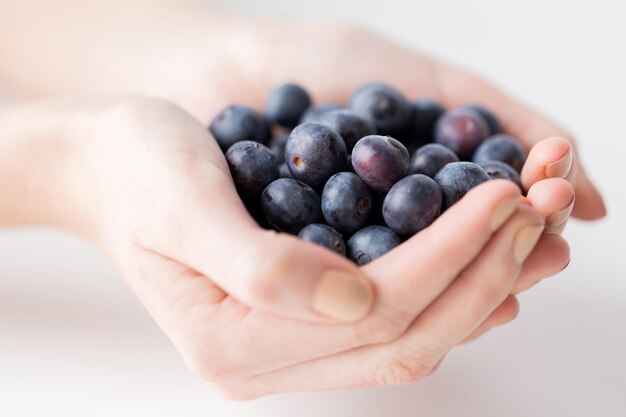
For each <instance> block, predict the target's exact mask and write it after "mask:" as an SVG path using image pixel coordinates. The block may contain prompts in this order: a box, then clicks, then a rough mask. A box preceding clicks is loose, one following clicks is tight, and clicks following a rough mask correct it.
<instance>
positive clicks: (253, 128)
mask: <svg viewBox="0 0 626 417" xmlns="http://www.w3.org/2000/svg"><path fill="white" fill-rule="evenodd" d="M209 131H210V132H211V134H212V135H213V137H214V138H215V140H216V141H217V143H218V144H219V145H220V147H221V148H222V150H224V151H225V150H226V149H228V148H229V147H230V146H231V145H232V144H233V143H235V142H239V141H242V140H253V141H255V142H259V143H263V144H264V143H267V140H268V139H269V137H270V130H269V127H268V125H267V122H266V121H265V119H264V118H263V117H262V116H261V115H260V114H259V113H257V112H256V111H254V110H253V109H251V108H250V107H248V106H242V105H239V104H233V105H231V106H228V107H226V108H225V109H224V110H222V111H221V112H219V113H218V114H217V116H215V118H214V119H213V121H212V122H211V125H210V126H209Z"/></svg>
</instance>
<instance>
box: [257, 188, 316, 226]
mask: <svg viewBox="0 0 626 417" xmlns="http://www.w3.org/2000/svg"><path fill="white" fill-rule="evenodd" d="M261 204H262V207H263V212H264V213H265V217H266V218H267V221H268V223H269V225H270V226H272V227H274V228H276V229H277V230H280V231H283V232H287V233H293V234H296V233H298V232H299V231H300V230H301V229H302V228H303V227H304V226H307V225H309V224H312V223H318V222H319V221H320V219H321V218H322V209H321V201H320V197H319V196H318V195H317V193H316V192H315V190H313V189H312V188H311V187H309V186H308V185H306V184H305V183H303V182H301V181H297V180H294V179H291V178H279V179H277V180H276V181H274V182H272V183H271V184H270V185H268V186H267V187H266V188H265V190H263V194H262V195H261Z"/></svg>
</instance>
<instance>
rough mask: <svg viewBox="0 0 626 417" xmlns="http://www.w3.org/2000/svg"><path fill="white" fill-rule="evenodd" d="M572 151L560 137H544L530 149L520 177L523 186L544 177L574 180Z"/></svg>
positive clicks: (526, 186)
mask: <svg viewBox="0 0 626 417" xmlns="http://www.w3.org/2000/svg"><path fill="white" fill-rule="evenodd" d="M574 177H575V169H574V151H573V148H572V145H571V143H570V142H569V141H568V140H567V139H564V138H561V137H552V138H548V139H544V140H542V141H541V142H539V143H537V144H536V145H535V146H533V148H532V149H531V150H530V152H529V154H528V158H527V159H526V164H524V168H523V169H522V173H521V178H522V184H523V185H524V188H526V189H529V188H530V187H531V186H532V185H534V184H535V183H537V182H539V181H541V180H543V179H546V178H564V179H568V180H569V181H570V182H571V183H573V182H574Z"/></svg>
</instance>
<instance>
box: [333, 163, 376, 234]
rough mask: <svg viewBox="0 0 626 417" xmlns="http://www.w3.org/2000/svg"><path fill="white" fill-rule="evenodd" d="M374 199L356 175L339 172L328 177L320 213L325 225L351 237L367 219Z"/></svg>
mask: <svg viewBox="0 0 626 417" xmlns="http://www.w3.org/2000/svg"><path fill="white" fill-rule="evenodd" d="M373 209H374V198H373V196H372V192H371V191H370V190H369V188H367V185H365V183H364V182H363V180H361V178H359V176H358V175H356V174H353V173H351V172H340V173H338V174H335V175H333V176H332V177H330V179H329V180H328V182H327V183H326V185H325V186H324V191H323V192H322V213H323V214H324V219H325V220H326V223H328V224H329V225H330V226H332V227H334V228H335V229H337V230H338V231H340V232H341V233H344V234H346V235H351V234H352V233H354V232H356V231H357V230H359V229H360V228H361V227H363V225H364V224H365V223H366V222H367V220H368V219H369V217H370V215H371V213H372V210H373Z"/></svg>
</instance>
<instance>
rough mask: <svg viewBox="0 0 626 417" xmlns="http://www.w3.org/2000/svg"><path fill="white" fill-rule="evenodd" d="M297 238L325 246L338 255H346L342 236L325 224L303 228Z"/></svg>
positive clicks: (315, 224) (314, 224)
mask: <svg viewBox="0 0 626 417" xmlns="http://www.w3.org/2000/svg"><path fill="white" fill-rule="evenodd" d="M298 237H299V238H301V239H304V240H306V241H308V242H313V243H317V244H318V245H322V246H325V247H327V248H328V249H330V250H332V251H334V252H337V253H338V254H340V255H343V256H345V255H346V244H345V242H344V241H343V236H341V234H340V233H339V232H337V231H336V230H335V229H333V228H332V227H330V226H327V225H325V224H319V223H313V224H310V225H308V226H305V227H304V228H303V229H302V230H300V233H298Z"/></svg>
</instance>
